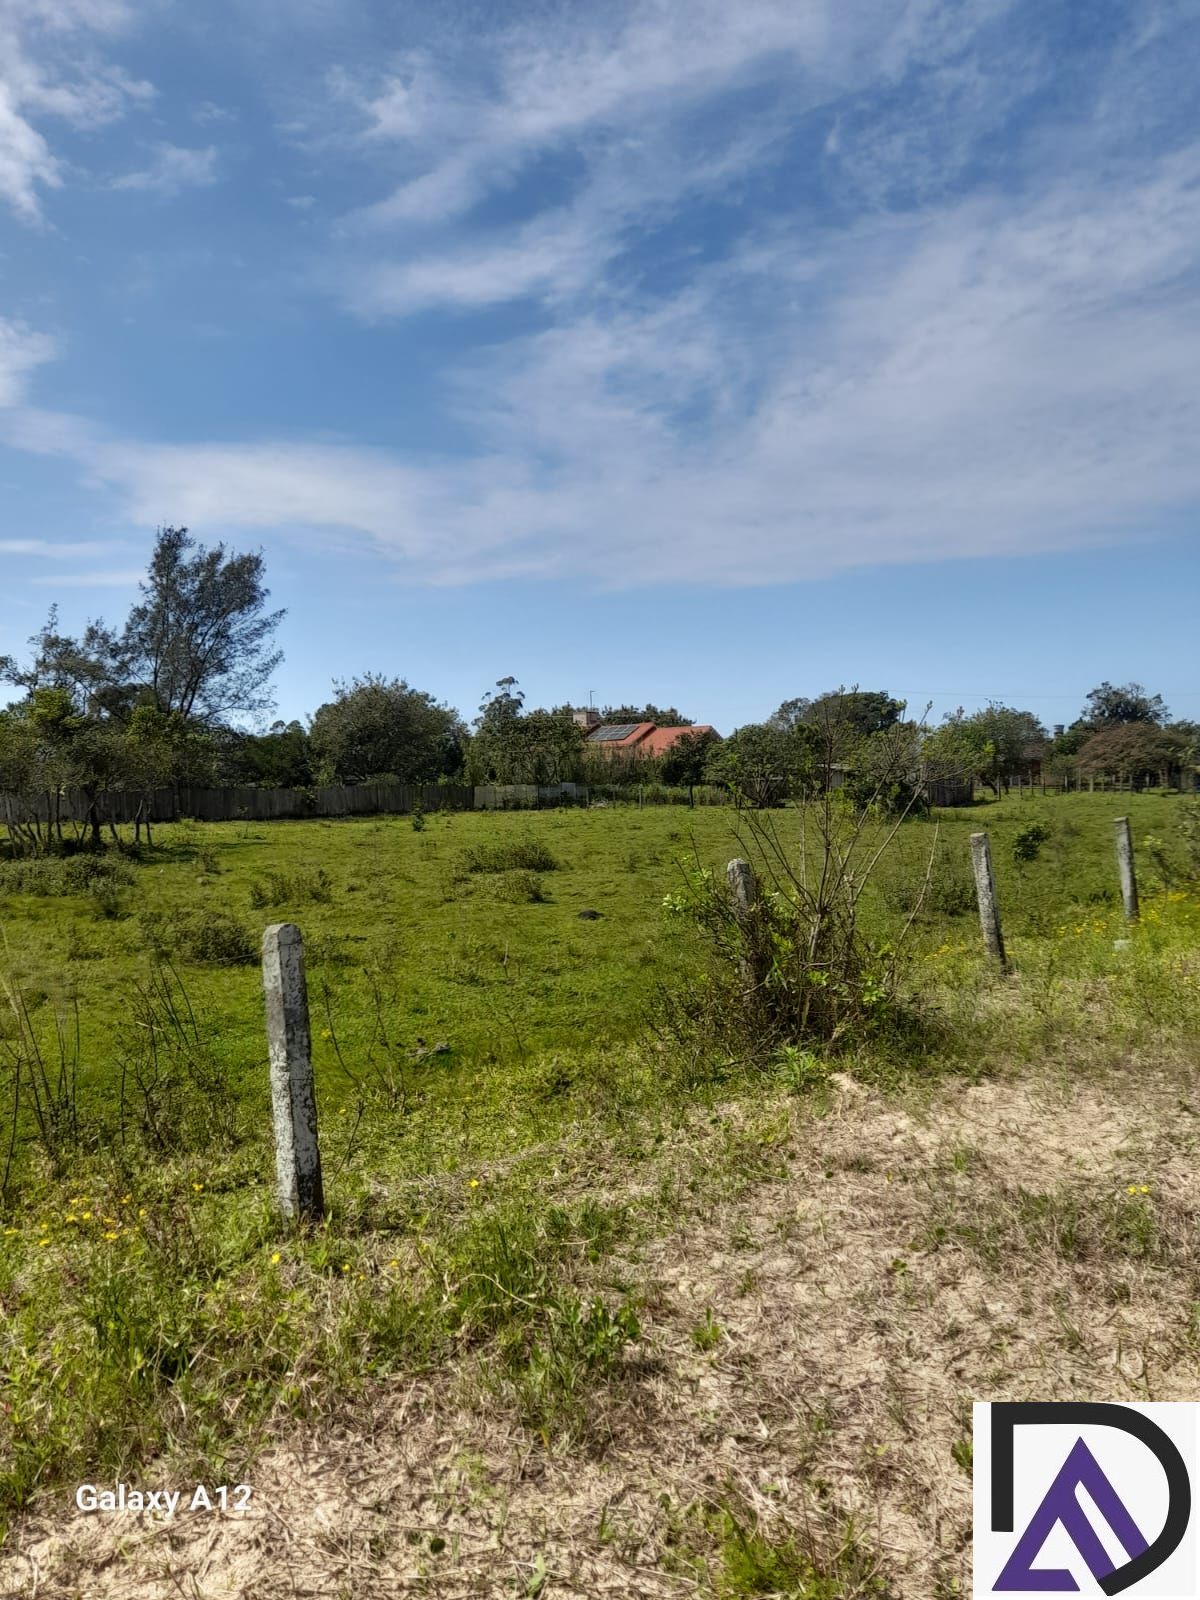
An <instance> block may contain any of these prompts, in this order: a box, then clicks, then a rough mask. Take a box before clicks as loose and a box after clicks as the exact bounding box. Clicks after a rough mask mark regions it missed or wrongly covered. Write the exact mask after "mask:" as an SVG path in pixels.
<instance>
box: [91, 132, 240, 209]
mask: <svg viewBox="0 0 1200 1600" xmlns="http://www.w3.org/2000/svg"><path fill="white" fill-rule="evenodd" d="M216 181H217V149H216V146H215V145H211V144H210V145H206V146H205V147H204V148H203V149H202V150H189V149H186V148H185V147H184V146H182V145H177V144H165V143H164V144H158V145H156V146H155V148H154V150H153V153H152V155H151V159H150V163H149V165H148V166H146V167H143V168H142V169H141V170H140V171H138V172H126V173H124V174H123V175H122V176H121V177H119V178H114V179H113V180H112V183H111V185H110V187H112V188H113V189H136V190H139V191H140V192H142V193H144V194H158V195H163V196H167V197H169V196H172V195H177V194H180V193H181V192H182V191H183V190H184V189H204V188H207V187H208V186H209V185H210V184H214V183H216Z"/></svg>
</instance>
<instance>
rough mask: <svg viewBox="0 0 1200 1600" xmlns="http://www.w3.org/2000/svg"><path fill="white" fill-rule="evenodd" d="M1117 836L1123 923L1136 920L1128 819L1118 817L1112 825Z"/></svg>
mask: <svg viewBox="0 0 1200 1600" xmlns="http://www.w3.org/2000/svg"><path fill="white" fill-rule="evenodd" d="M1114 828H1115V831H1116V835H1117V871H1118V872H1119V873H1120V875H1121V900H1122V902H1123V903H1124V906H1125V921H1126V922H1136V921H1137V919H1138V892H1137V873H1136V872H1135V870H1134V865H1133V835H1132V833H1131V832H1130V829H1129V818H1128V817H1118V818H1117V819H1116V822H1115V823H1114Z"/></svg>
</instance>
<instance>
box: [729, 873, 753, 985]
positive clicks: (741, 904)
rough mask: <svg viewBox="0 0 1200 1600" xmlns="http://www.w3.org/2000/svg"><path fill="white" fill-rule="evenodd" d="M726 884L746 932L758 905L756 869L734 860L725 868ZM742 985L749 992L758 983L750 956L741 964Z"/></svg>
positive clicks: (734, 909)
mask: <svg viewBox="0 0 1200 1600" xmlns="http://www.w3.org/2000/svg"><path fill="white" fill-rule="evenodd" d="M725 882H726V884H727V885H728V888H729V898H730V901H731V903H732V905H733V915H734V917H735V919H736V920H737V925H738V927H739V928H741V929H742V931H743V932H745V931H746V926H747V924H748V922H749V920H750V915H751V913H752V912H753V910H754V907H755V906H756V905H757V904H758V883H757V880H756V879H755V876H754V868H753V867H752V866H751V865H750V863H749V862H748V861H743V860H742V859H741V857H740V856H735V857H734V859H733V860H732V861H731V862H730V863H729V865H728V866H727V867H726V868H725ZM739 969H740V972H741V978H742V983H743V984H744V985H745V987H746V990H747V991H748V992H749V991H751V990H753V989H754V988H755V986H756V985H757V983H758V973H757V971H756V970H755V966H754V963H753V961H752V960H751V959H750V958H749V956H744V957H743V958H742V960H741V962H740V964H739Z"/></svg>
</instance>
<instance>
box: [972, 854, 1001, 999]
mask: <svg viewBox="0 0 1200 1600" xmlns="http://www.w3.org/2000/svg"><path fill="white" fill-rule="evenodd" d="M971 864H972V866H973V867H974V868H975V898H976V899H977V900H978V901H979V925H980V927H981V928H982V929H983V942H984V944H985V945H986V946H987V952H988V955H990V956H993V957H994V958H995V959H996V960H997V961H998V962H999V963H1000V965H1001V966H1002V967H1006V966H1007V965H1008V957H1007V956H1006V955H1005V953H1004V935H1003V934H1002V933H1001V931H1000V911H999V908H998V907H997V905H996V880H995V878H994V877H993V876H992V847H991V845H990V844H989V843H988V836H987V834H986V833H973V834H972V835H971Z"/></svg>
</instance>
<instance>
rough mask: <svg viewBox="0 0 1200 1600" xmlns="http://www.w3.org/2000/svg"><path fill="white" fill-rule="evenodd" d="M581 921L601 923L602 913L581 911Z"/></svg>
mask: <svg viewBox="0 0 1200 1600" xmlns="http://www.w3.org/2000/svg"><path fill="white" fill-rule="evenodd" d="M579 920H580V921H581V922H599V920H600V913H599V912H598V911H591V910H586V911H581V912H580V913H579Z"/></svg>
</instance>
